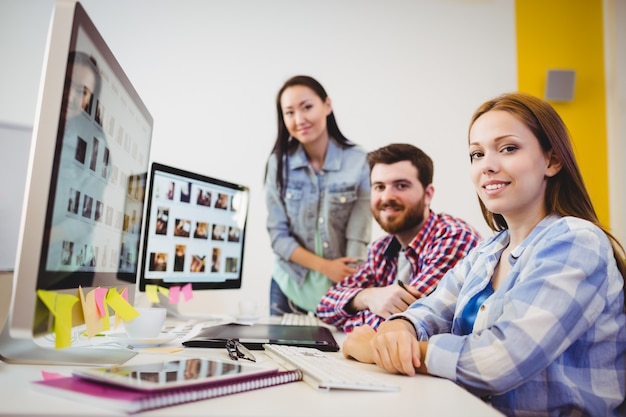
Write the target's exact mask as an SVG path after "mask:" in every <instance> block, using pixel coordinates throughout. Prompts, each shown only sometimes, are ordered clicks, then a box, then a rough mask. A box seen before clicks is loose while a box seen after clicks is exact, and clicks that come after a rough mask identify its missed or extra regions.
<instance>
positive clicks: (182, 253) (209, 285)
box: [139, 162, 250, 315]
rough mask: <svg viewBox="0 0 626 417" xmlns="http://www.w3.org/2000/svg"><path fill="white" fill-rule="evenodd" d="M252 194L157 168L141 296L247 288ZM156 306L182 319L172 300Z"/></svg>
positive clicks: (146, 233)
mask: <svg viewBox="0 0 626 417" xmlns="http://www.w3.org/2000/svg"><path fill="white" fill-rule="evenodd" d="M249 194H250V192H249V189H248V187H247V186H245V185H242V184H235V183H232V182H229V181H224V180H221V179H217V178H213V177H209V176H207V175H203V174H199V173H196V172H190V171H186V170H183V169H180V168H175V167H172V166H168V165H164V164H160V163H157V162H153V163H152V166H151V168H150V180H149V187H148V198H147V209H146V222H145V224H146V227H145V230H144V233H143V236H144V237H143V245H142V248H143V249H142V256H141V260H142V265H141V268H140V271H139V291H146V286H150V285H152V286H153V289H154V288H158V287H163V288H168V289H169V288H171V287H172V286H179V287H182V286H185V285H187V284H191V286H192V289H193V290H220V289H236V288H241V280H242V272H243V269H242V267H243V257H244V243H245V237H246V220H247V216H248V201H249ZM156 294H157V295H158V294H162V293H160V292H156ZM156 304H161V305H162V306H165V307H167V308H168V309H169V312H170V314H171V315H179V312H178V309H177V308H176V307H177V304H172V303H170V302H169V300H168V299H167V297H163V296H161V297H160V302H158V303H156Z"/></svg>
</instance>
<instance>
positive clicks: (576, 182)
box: [470, 93, 626, 303]
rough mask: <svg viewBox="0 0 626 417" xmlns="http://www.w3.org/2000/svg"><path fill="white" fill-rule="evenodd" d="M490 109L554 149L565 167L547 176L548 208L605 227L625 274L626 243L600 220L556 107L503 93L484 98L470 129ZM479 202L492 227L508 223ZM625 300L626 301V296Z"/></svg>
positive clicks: (517, 94) (551, 211) (497, 227)
mask: <svg viewBox="0 0 626 417" xmlns="http://www.w3.org/2000/svg"><path fill="white" fill-rule="evenodd" d="M491 110H500V111H506V112H508V113H510V114H512V115H513V116H515V117H516V118H517V119H518V120H520V121H521V122H522V123H524V124H525V125H526V127H528V128H529V129H530V131H531V132H532V133H533V134H534V135H535V137H536V138H537V139H538V140H539V144H540V145H541V148H542V149H543V151H544V152H548V151H550V150H552V152H553V154H554V156H555V157H556V158H557V159H558V160H559V161H560V162H561V165H562V167H561V170H560V171H559V172H558V173H557V174H556V175H554V176H552V177H550V178H547V181H548V183H547V187H546V195H545V208H546V212H547V213H548V214H558V215H561V216H574V217H579V218H581V219H585V220H588V221H590V222H591V223H593V224H595V225H596V226H598V227H599V228H600V229H602V230H603V231H604V233H606V235H607V236H608V238H609V240H610V241H611V246H612V247H613V255H614V256H615V261H616V262H617V267H618V268H619V271H620V272H621V274H622V277H626V255H625V254H624V247H623V246H622V245H621V244H620V242H619V241H618V240H617V239H616V238H615V237H614V236H613V235H612V234H611V233H609V231H608V230H607V229H606V228H605V227H603V226H602V225H601V224H600V221H599V220H598V216H597V215H596V211H595V209H594V208H593V204H592V203H591V198H590V197H589V193H588V192H587V188H586V187H585V183H584V181H583V177H582V175H581V173H580V169H579V167H578V163H577V162H576V157H575V156H574V150H573V147H572V142H571V139H570V135H569V132H568V131H567V127H566V126H565V123H564V122H563V120H562V119H561V117H560V116H559V114H558V113H557V112H556V110H554V108H553V107H552V106H551V105H550V104H548V103H547V102H545V101H544V100H541V99H539V98H537V97H534V96H531V95H529V94H524V93H508V94H503V95H501V96H499V97H496V98H494V99H492V100H489V101H487V102H485V103H484V104H483V105H481V106H480V107H479V108H478V109H477V110H476V111H475V112H474V115H473V116H472V119H471V122H470V129H471V127H472V126H473V125H474V122H476V120H477V119H478V118H479V117H480V116H482V115H483V114H485V113H487V112H489V111H491ZM479 202H480V208H481V210H482V213H483V217H484V218H485V221H486V222H487V225H489V227H490V228H491V229H492V230H494V231H498V230H503V229H506V228H507V227H508V226H507V224H506V221H505V220H504V217H502V216H501V215H500V214H496V213H492V212H490V211H489V210H487V208H486V207H485V205H484V204H483V202H482V201H480V199H479ZM624 302H625V303H626V299H625V300H624Z"/></svg>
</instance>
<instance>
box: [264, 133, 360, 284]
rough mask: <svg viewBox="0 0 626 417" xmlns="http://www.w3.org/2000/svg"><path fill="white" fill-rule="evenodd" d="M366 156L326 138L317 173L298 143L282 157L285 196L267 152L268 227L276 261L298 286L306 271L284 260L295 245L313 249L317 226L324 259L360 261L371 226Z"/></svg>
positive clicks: (274, 159) (273, 156)
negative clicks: (285, 168) (285, 163)
mask: <svg viewBox="0 0 626 417" xmlns="http://www.w3.org/2000/svg"><path fill="white" fill-rule="evenodd" d="M366 155H367V153H366V152H365V150H364V149H363V148H361V147H359V146H353V147H350V148H345V149H343V148H341V147H340V146H339V145H338V144H337V143H336V142H335V141H334V140H333V139H331V140H330V141H329V142H328V151H327V153H326V159H325V161H324V166H323V167H322V169H321V171H320V173H319V175H316V174H315V171H313V169H312V168H311V166H310V165H309V162H308V160H307V157H306V153H305V152H304V149H303V147H302V145H299V146H298V148H297V149H296V151H295V152H294V153H293V154H291V155H289V156H288V157H287V160H288V165H289V167H288V169H289V171H288V172H289V173H288V178H287V181H286V183H285V193H284V198H283V197H282V196H281V193H280V191H279V190H278V187H277V185H276V169H277V168H276V155H275V154H272V155H271V156H270V158H269V161H268V169H267V178H266V183H265V189H266V203H267V211H268V216H267V231H268V232H269V235H270V239H271V243H272V249H273V251H274V253H275V254H276V255H277V262H278V263H279V265H280V267H281V268H282V269H283V270H284V271H287V272H288V273H289V275H290V276H291V277H292V278H293V279H295V280H296V281H297V282H298V284H302V282H304V278H305V276H306V274H307V272H308V269H307V268H304V267H303V266H301V265H298V264H295V263H293V262H289V258H290V256H291V254H292V253H293V251H294V250H295V249H296V248H297V247H298V246H302V247H303V248H305V249H306V250H308V251H310V252H312V253H315V231H316V229H317V228H318V227H319V233H320V237H321V241H322V247H323V251H324V253H323V255H322V256H323V257H324V258H325V259H336V258H339V257H343V256H350V257H354V258H357V259H359V260H363V259H365V256H366V252H367V245H368V243H369V241H370V238H371V228H372V224H371V223H372V221H371V219H372V217H371V216H372V215H371V212H370V207H369V203H370V180H369V166H368V165H367V161H366Z"/></svg>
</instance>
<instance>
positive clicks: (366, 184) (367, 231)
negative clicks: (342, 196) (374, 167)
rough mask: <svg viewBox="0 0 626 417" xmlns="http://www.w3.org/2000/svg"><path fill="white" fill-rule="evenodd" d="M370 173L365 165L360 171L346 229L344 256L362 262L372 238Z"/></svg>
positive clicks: (365, 164)
mask: <svg viewBox="0 0 626 417" xmlns="http://www.w3.org/2000/svg"><path fill="white" fill-rule="evenodd" d="M370 192H371V188H370V173H369V166H368V165H367V163H364V164H363V168H362V169H361V175H360V182H359V189H358V195H357V202H356V204H355V205H354V207H353V209H352V212H351V213H350V219H349V220H348V225H347V228H346V256H349V257H352V258H356V259H360V260H364V259H365V256H366V254H367V245H368V244H369V242H370V240H371V237H372V212H371V210H370Z"/></svg>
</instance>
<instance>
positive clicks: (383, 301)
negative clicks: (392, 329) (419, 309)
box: [350, 285, 420, 319]
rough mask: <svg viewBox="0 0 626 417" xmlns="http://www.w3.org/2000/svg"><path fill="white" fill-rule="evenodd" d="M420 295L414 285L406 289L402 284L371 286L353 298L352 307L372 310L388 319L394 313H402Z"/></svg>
mask: <svg viewBox="0 0 626 417" xmlns="http://www.w3.org/2000/svg"><path fill="white" fill-rule="evenodd" d="M419 297H420V293H419V292H418V291H417V290H416V289H415V287H412V286H407V287H406V289H405V288H402V287H401V286H400V285H388V286H386V287H371V288H366V289H364V290H362V291H360V292H359V293H358V294H357V295H356V296H355V297H354V298H353V299H352V302H351V305H350V307H351V308H352V309H353V310H355V311H361V310H370V311H371V312H372V313H374V314H378V315H379V316H381V317H382V318H385V319H386V318H387V317H389V316H391V315H392V314H397V313H402V312H403V311H405V310H406V309H407V308H408V307H409V306H410V305H411V304H412V303H413V302H414V301H415V300H417V299H418V298H419Z"/></svg>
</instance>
